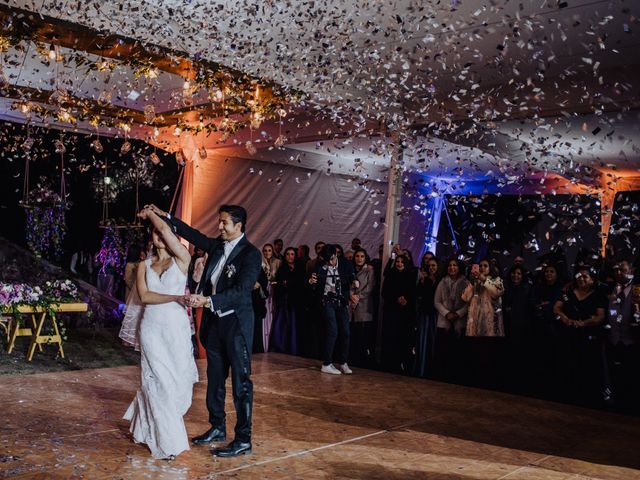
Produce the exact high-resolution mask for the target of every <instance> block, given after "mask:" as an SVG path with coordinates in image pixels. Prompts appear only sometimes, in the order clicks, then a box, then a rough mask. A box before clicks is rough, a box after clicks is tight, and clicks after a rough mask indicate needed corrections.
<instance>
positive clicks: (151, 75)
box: [147, 68, 158, 79]
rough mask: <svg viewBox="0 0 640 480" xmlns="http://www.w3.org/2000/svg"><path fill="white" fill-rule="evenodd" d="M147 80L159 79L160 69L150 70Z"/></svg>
mask: <svg viewBox="0 0 640 480" xmlns="http://www.w3.org/2000/svg"><path fill="white" fill-rule="evenodd" d="M147 78H152V79H153V78H158V69H157V68H151V69H149V71H148V72H147Z"/></svg>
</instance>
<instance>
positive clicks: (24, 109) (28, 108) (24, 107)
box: [20, 103, 31, 114]
mask: <svg viewBox="0 0 640 480" xmlns="http://www.w3.org/2000/svg"><path fill="white" fill-rule="evenodd" d="M20 111H21V112H22V113H24V114H27V113H29V112H30V111H31V106H30V105H29V104H28V103H23V104H22V105H20Z"/></svg>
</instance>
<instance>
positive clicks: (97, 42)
mask: <svg viewBox="0 0 640 480" xmlns="http://www.w3.org/2000/svg"><path fill="white" fill-rule="evenodd" d="M0 57H1V61H0V94H1V95H2V96H3V97H5V98H9V99H13V103H12V108H14V109H15V110H19V111H20V112H22V113H23V114H27V115H29V116H37V117H38V118H39V119H40V120H41V121H42V122H43V123H47V121H57V122H62V123H68V124H69V125H70V126H73V125H75V124H77V123H78V122H88V123H89V124H91V125H93V126H94V127H96V128H98V127H109V128H117V129H120V130H122V131H124V132H125V133H126V132H127V131H128V130H130V129H131V127H132V126H133V125H138V126H140V125H142V126H146V127H150V128H155V129H156V132H157V129H158V128H162V127H169V126H170V127H174V128H176V129H177V130H178V131H181V132H194V133H197V132H206V133H211V132H218V131H222V132H226V133H234V132H235V131H237V130H238V129H240V128H244V127H250V128H257V126H259V125H260V124H261V123H262V121H264V120H266V119H269V118H274V117H278V116H279V115H281V114H282V109H283V107H284V106H285V105H290V104H291V103H292V101H294V100H295V98H297V97H298V96H299V92H296V91H294V90H293V89H285V88H281V87H279V86H277V85H275V84H274V83H273V82H268V81H264V80H261V79H259V78H255V77H252V76H249V75H246V74H243V73H242V72H239V71H237V70H234V69H230V68H226V67H223V66H221V65H218V64H216V63H215V62H211V61H209V60H205V59H203V58H201V57H199V56H198V55H194V56H193V57H189V56H187V55H186V54H185V53H183V52H177V51H174V50H171V49H169V48H167V47H160V46H155V45H150V44H143V43H142V42H141V41H139V40H133V39H129V38H125V37H122V36H119V35H115V34H112V33H104V32H99V31H95V30H93V29H90V28H87V27H83V26H80V25H77V24H74V23H71V22H67V21H64V20H59V19H54V18H51V17H47V16H42V15H38V14H35V13H32V12H28V11H25V10H21V9H16V8H11V7H7V6H2V5H0ZM214 118H217V119H219V121H217V122H214V121H213V119H214Z"/></svg>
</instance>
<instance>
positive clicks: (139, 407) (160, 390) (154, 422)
mask: <svg viewBox="0 0 640 480" xmlns="http://www.w3.org/2000/svg"><path fill="white" fill-rule="evenodd" d="M139 216H140V217H141V218H146V219H149V220H150V221H151V223H152V224H153V227H154V230H153V233H152V239H153V246H154V254H153V255H152V256H151V257H150V258H148V259H147V260H145V261H144V262H140V264H139V266H138V272H137V288H138V293H139V294H140V300H141V301H142V303H143V304H144V305H145V307H144V313H143V316H142V319H141V321H140V327H139V341H140V352H141V359H140V367H141V385H140V389H139V390H138V392H137V393H136V396H135V398H134V399H133V402H131V405H130V406H129V408H128V410H127V412H126V413H125V415H124V419H125V420H130V421H131V425H130V427H129V430H130V431H131V433H132V434H133V439H134V441H135V442H136V443H145V444H146V445H147V446H148V447H149V449H150V450H151V454H152V455H153V457H154V458H158V459H166V460H173V459H174V458H175V457H176V455H178V454H179V453H181V452H183V451H185V450H189V442H188V439H187V431H186V428H185V425H184V420H183V416H184V415H185V414H186V413H187V410H189V407H191V397H192V394H193V384H194V383H196V382H197V381H198V371H197V368H196V364H195V360H194V358H193V346H192V343H191V325H190V322H189V317H188V316H187V312H186V309H185V303H186V301H187V296H186V295H185V285H186V282H187V269H188V267H189V262H190V261H191V257H190V255H189V251H188V250H187V248H186V247H185V246H184V245H182V244H181V243H180V241H179V240H178V238H177V237H176V236H175V235H174V233H173V231H172V230H171V227H170V226H169V225H167V224H166V223H165V222H164V221H163V220H162V219H161V218H160V217H158V216H157V215H156V214H155V213H153V212H152V211H151V210H149V209H147V208H145V209H143V210H142V211H141V212H140V213H139Z"/></svg>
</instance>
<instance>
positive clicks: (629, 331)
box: [254, 238, 640, 410]
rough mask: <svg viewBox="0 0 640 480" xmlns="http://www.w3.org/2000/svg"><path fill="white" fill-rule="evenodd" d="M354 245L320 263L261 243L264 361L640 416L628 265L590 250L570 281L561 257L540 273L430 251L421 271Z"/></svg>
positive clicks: (636, 323)
mask: <svg viewBox="0 0 640 480" xmlns="http://www.w3.org/2000/svg"><path fill="white" fill-rule="evenodd" d="M350 247H351V248H350V249H349V250H347V251H343V249H342V248H341V247H340V246H339V245H330V244H325V243H324V242H318V243H316V245H315V248H314V250H315V256H314V258H310V257H309V248H308V247H306V246H304V245H303V246H300V247H298V248H291V247H289V248H286V249H283V242H282V240H280V239H278V240H275V241H274V242H273V244H266V245H264V246H263V250H262V251H263V272H264V277H263V278H262V280H261V281H260V282H258V284H256V292H259V293H257V294H256V295H254V299H255V302H254V304H255V306H256V308H255V310H256V337H259V338H260V339H261V340H262V343H261V344H259V342H258V343H256V344H255V345H254V351H256V352H263V351H273V352H283V353H289V354H294V355H303V356H307V357H312V358H318V359H321V360H322V371H323V372H326V373H333V374H338V373H342V374H344V373H351V369H350V367H349V365H352V366H354V365H355V366H359V367H367V368H381V369H384V370H386V371H390V372H395V373H401V374H406V375H415V376H419V377H425V378H433V379H438V380H443V381H449V382H455V383H462V384H467V385H474V386H479V387H485V388H497V389H504V390H508V391H515V392H517V393H523V394H528V395H539V396H543V397H546V398H552V399H556V400H561V401H568V402H572V403H578V404H583V405H590V406H602V405H616V406H617V407H619V408H621V409H624V410H633V409H634V408H635V409H638V406H640V388H639V387H638V382H637V381H635V380H634V379H635V376H636V375H637V372H640V310H639V303H640V286H638V284H640V279H639V278H638V275H636V277H635V280H634V273H636V269H635V268H634V264H633V263H632V262H631V261H630V260H629V259H619V260H618V261H616V262H614V263H605V262H603V261H602V260H601V259H600V257H599V256H598V255H596V254H593V253H590V252H582V253H581V254H579V255H578V257H577V258H576V262H575V266H574V267H573V268H572V269H571V270H572V271H571V272H568V265H567V261H566V259H565V258H564V256H563V255H562V253H561V252H559V251H555V252H553V253H550V254H548V255H546V256H544V257H542V258H541V260H540V263H539V264H538V265H536V266H535V268H534V269H532V270H531V271H530V270H528V269H527V268H526V266H525V264H524V261H523V259H522V258H520V257H518V258H516V259H515V260H514V262H513V264H512V265H510V266H509V267H508V268H506V269H502V268H501V267H500V266H499V265H498V263H497V261H496V260H495V259H492V258H484V259H481V260H480V261H478V262H477V263H467V262H464V261H462V260H461V259H460V258H457V257H456V258H450V259H448V260H446V261H443V260H441V259H438V258H435V257H434V255H433V254H431V253H430V252H427V253H425V254H424V255H423V257H422V258H421V260H420V262H419V264H418V265H416V264H415V262H414V260H413V258H412V255H411V252H410V251H408V250H403V249H401V248H400V246H398V245H396V246H395V247H394V248H393V251H392V254H391V258H390V259H389V261H388V262H387V263H386V265H382V260H381V257H382V249H380V251H379V252H378V253H379V255H378V258H375V259H371V258H370V257H369V255H368V253H367V251H366V250H364V249H363V248H362V247H361V245H360V241H359V240H358V239H357V238H356V239H354V240H353V242H352V244H351V246H350ZM639 270H640V269H639ZM569 273H571V274H570V275H569ZM637 273H640V271H639V272H637ZM634 285H636V287H635V291H634V287H633V286H634ZM379 299H381V301H382V304H379V302H380V300H379Z"/></svg>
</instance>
